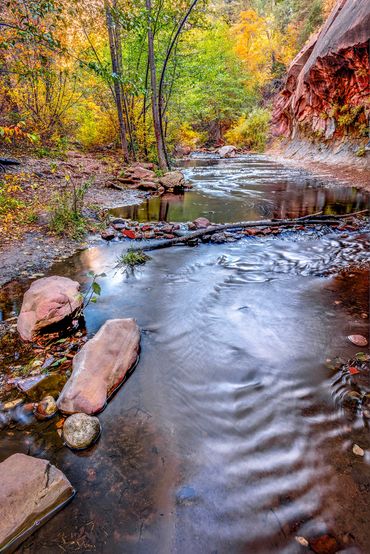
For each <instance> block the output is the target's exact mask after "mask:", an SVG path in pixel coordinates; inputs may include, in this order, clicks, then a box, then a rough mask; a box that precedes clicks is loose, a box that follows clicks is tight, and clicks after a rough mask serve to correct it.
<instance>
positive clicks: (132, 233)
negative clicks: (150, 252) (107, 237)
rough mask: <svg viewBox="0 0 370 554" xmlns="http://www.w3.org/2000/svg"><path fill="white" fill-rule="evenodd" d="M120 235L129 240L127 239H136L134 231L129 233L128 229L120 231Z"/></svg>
mask: <svg viewBox="0 0 370 554" xmlns="http://www.w3.org/2000/svg"><path fill="white" fill-rule="evenodd" d="M122 234H123V235H124V236H125V237H127V238H129V239H135V238H136V234H135V233H134V231H130V230H129V229H124V230H123V231H122Z"/></svg>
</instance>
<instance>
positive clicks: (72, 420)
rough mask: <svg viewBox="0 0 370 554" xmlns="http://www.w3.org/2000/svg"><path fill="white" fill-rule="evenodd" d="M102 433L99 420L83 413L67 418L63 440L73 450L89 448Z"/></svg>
mask: <svg viewBox="0 0 370 554" xmlns="http://www.w3.org/2000/svg"><path fill="white" fill-rule="evenodd" d="M100 433H101V427H100V422H99V420H98V418H97V417H93V416H89V415H86V414H83V413H77V414H73V415H71V416H69V417H67V419H66V420H65V422H64V425H63V439H64V441H65V443H66V445H67V446H69V448H72V449H73V450H84V449H85V448H88V447H89V446H91V445H92V444H94V443H95V442H96V441H97V440H98V438H99V436H100Z"/></svg>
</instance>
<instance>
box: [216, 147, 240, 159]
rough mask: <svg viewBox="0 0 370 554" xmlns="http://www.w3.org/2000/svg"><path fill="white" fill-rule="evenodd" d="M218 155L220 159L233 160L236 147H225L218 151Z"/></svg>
mask: <svg viewBox="0 0 370 554" xmlns="http://www.w3.org/2000/svg"><path fill="white" fill-rule="evenodd" d="M218 155H219V156H220V158H234V157H235V155H236V147H235V146H231V145H227V146H222V147H221V148H219V149H218Z"/></svg>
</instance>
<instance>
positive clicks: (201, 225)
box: [193, 217, 211, 229]
mask: <svg viewBox="0 0 370 554" xmlns="http://www.w3.org/2000/svg"><path fill="white" fill-rule="evenodd" d="M193 225H194V226H195V228H196V229H207V227H209V226H210V225H211V223H210V221H209V219H207V218H206V217H197V219H194V221H193Z"/></svg>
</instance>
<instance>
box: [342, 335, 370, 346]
mask: <svg viewBox="0 0 370 554" xmlns="http://www.w3.org/2000/svg"><path fill="white" fill-rule="evenodd" d="M347 338H348V340H349V341H350V342H352V344H355V345H356V346H367V345H368V344H369V342H368V340H367V338H366V337H364V336H363V335H349V336H348V337H347Z"/></svg>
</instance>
